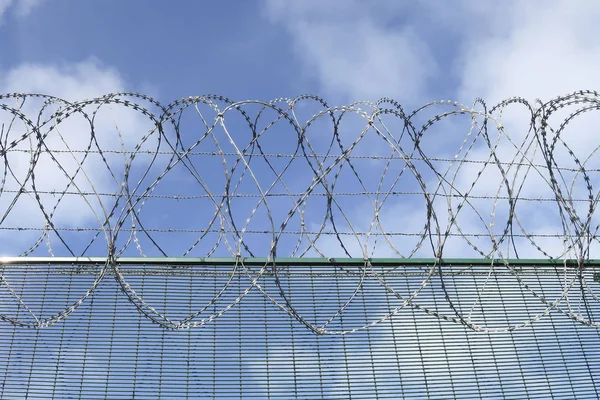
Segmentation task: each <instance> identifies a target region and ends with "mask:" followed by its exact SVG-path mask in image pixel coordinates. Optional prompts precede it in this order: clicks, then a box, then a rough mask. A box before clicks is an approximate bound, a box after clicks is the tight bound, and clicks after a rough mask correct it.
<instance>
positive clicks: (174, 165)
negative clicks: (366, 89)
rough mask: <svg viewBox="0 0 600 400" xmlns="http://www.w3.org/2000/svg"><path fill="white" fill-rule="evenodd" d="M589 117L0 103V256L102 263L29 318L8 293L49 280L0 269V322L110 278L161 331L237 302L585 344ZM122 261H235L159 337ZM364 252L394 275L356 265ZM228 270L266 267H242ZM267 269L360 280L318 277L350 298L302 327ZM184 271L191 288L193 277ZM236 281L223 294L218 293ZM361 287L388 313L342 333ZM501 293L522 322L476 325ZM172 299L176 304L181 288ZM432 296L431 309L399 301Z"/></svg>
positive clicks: (493, 111) (319, 103)
mask: <svg viewBox="0 0 600 400" xmlns="http://www.w3.org/2000/svg"><path fill="white" fill-rule="evenodd" d="M599 105H600V96H599V95H598V93H597V92H595V91H579V92H576V93H572V94H569V95H566V96H560V97H557V98H555V99H552V100H550V101H547V102H541V101H536V102H534V103H530V102H528V101H527V100H525V99H523V98H518V97H515V98H510V99H507V100H505V101H502V102H500V103H498V104H497V105H495V106H493V107H488V106H487V105H486V104H485V102H484V101H482V100H480V99H478V100H476V101H475V102H474V103H473V104H472V105H470V106H466V105H463V104H460V103H457V102H451V101H439V102H432V103H428V104H426V105H424V106H422V107H420V108H418V109H416V110H415V111H412V112H410V113H408V112H406V111H405V110H404V109H403V108H402V107H401V106H400V105H399V104H398V103H397V102H395V101H394V100H392V99H381V100H379V101H377V102H374V103H372V102H357V103H353V104H350V105H348V106H343V107H332V106H329V105H328V104H327V103H326V102H325V100H323V99H321V98H319V97H316V96H309V95H305V96H300V97H297V98H294V99H285V98H279V99H275V100H273V101H270V102H261V101H254V100H252V101H239V102H234V101H232V100H230V99H227V98H225V97H222V96H217V95H207V96H201V97H189V98H184V99H181V100H177V101H175V102H173V103H171V104H168V105H162V104H161V103H160V102H158V101H157V100H155V99H153V98H151V97H149V96H145V95H143V94H138V93H111V94H107V95H105V96H102V97H98V98H94V99H90V100H83V101H76V102H72V101H67V100H64V99H60V98H57V97H53V96H48V95H43V94H21V93H13V94H5V95H0V156H1V157H2V159H3V162H2V166H0V171H1V175H2V177H1V178H0V240H2V242H3V243H4V244H3V245H2V248H1V250H2V252H3V253H4V254H6V255H19V256H23V257H25V256H39V255H40V254H46V255H50V256H69V257H82V256H85V257H87V256H104V257H106V263H105V264H104V265H102V266H99V267H98V268H92V270H93V271H92V270H88V269H85V271H87V272H89V276H90V279H91V281H90V282H87V283H86V284H87V286H86V287H85V288H82V287H79V286H77V285H79V284H77V285H76V284H75V283H69V284H70V285H75V286H73V287H72V289H73V290H74V291H78V290H80V289H82V290H81V291H82V293H83V294H81V295H80V296H76V298H75V299H73V301H70V300H69V301H68V303H69V304H68V306H67V307H66V308H65V307H63V308H62V309H60V310H59V309H57V310H55V312H54V313H51V315H50V316H48V317H43V316H41V314H45V313H48V312H49V311H48V307H46V309H44V301H43V300H39V298H35V297H31V296H34V294H29V295H27V290H28V289H27V286H28V279H29V280H31V279H33V278H32V275H35V274H38V275H39V274H42V275H44V274H45V276H46V278H45V279H46V281H45V283H44V285H43V287H44V293H46V291H47V288H48V287H49V286H48V285H50V286H51V285H52V283H51V282H50V283H49V280H50V277H51V276H54V275H56V274H54V273H52V272H50V269H51V268H50V267H48V268H47V272H45V273H43V272H40V271H41V270H40V269H39V268H33V266H30V268H29V269H27V268H24V269H23V268H21V269H19V268H16V267H14V266H10V265H4V266H3V267H0V278H1V282H0V295H3V296H6V297H7V298H10V299H12V301H14V304H15V310H13V311H14V312H13V311H11V312H12V314H11V312H6V313H0V318H1V319H2V320H4V321H8V322H11V323H13V324H16V325H22V326H30V327H38V328H39V327H45V326H49V325H52V324H54V323H56V322H58V321H60V320H62V319H63V318H65V317H66V316H68V315H69V314H70V313H72V312H73V311H74V310H75V309H76V308H77V307H78V306H79V305H81V304H82V303H83V302H84V301H85V300H86V299H87V298H88V297H89V296H91V295H92V294H93V293H94V291H95V290H96V288H97V287H98V286H99V285H100V284H101V282H102V281H103V279H104V278H105V276H106V275H111V276H113V277H114V278H115V280H116V282H118V284H119V285H120V287H121V289H122V291H123V292H124V293H125V294H126V295H127V297H128V299H129V300H130V301H131V303H132V304H134V305H135V307H136V308H137V309H138V310H139V311H140V312H142V313H143V314H144V315H146V316H147V317H148V318H149V319H151V320H152V321H154V322H156V323H158V324H160V325H162V326H164V327H165V328H168V329H187V328H191V327H196V326H201V325H205V324H207V323H209V322H211V321H213V320H214V319H215V318H218V317H219V316H221V315H222V314H223V313H225V312H227V311H228V310H230V309H231V308H233V307H235V306H236V305H238V304H239V303H240V302H241V301H243V299H244V298H246V297H247V296H248V295H249V294H250V293H251V292H259V293H261V294H262V295H263V296H265V297H266V298H268V299H269V300H270V301H271V302H272V303H273V304H274V305H275V306H276V307H278V308H279V309H280V310H282V311H284V312H286V313H287V314H289V315H290V316H292V317H294V318H295V319H296V320H298V321H299V322H300V323H302V324H304V325H306V326H307V327H308V328H309V329H311V330H312V331H314V332H316V333H318V334H347V333H351V332H355V331H357V330H359V329H366V328H369V327H371V326H373V325H375V324H378V323H380V322H383V321H386V320H389V319H390V318H392V317H394V316H395V315H397V314H398V313H400V312H401V311H402V310H403V309H408V308H410V309H413V310H420V311H422V312H425V313H427V314H429V315H431V316H433V317H436V318H440V319H444V320H447V321H452V322H456V323H460V324H463V325H465V326H467V327H469V328H471V329H473V330H476V331H488V332H489V331H494V332H496V331H506V330H514V329H519V328H522V327H526V326H529V325H531V324H532V323H534V322H536V321H539V320H540V319H542V318H543V317H544V316H546V315H548V314H549V313H551V312H560V313H563V314H565V315H566V316H567V317H569V318H572V319H574V320H576V321H578V322H581V323H583V324H585V325H589V326H592V327H596V328H598V327H600V323H598V322H596V321H595V319H594V318H593V315H592V313H591V311H590V310H591V308H590V307H588V302H591V301H597V300H598V297H597V295H596V294H595V291H594V285H595V283H594V281H593V278H592V275H591V274H593V271H592V270H591V269H590V268H589V266H588V264H589V263H588V261H589V260H590V259H593V257H594V255H595V254H596V253H597V249H600V247H599V246H598V243H599V240H598V229H599V227H600V219H599V218H598V217H597V216H596V214H595V211H596V206H597V203H598V199H599V193H597V192H595V191H594V185H596V187H597V181H598V176H597V174H598V172H599V171H600V160H599V159H597V158H598V157H597V152H598V147H599V146H600V142H598V141H597V139H596V137H597V135H596V132H595V131H594V130H593V128H594V127H595V126H596V125H595V124H594V123H593V122H591V121H590V118H592V117H593V113H592V111H597V110H598V108H599ZM590 116H592V117H590ZM573 131H575V132H573ZM15 249H20V250H15ZM131 255H135V256H138V257H139V256H141V257H148V256H150V257H152V256H159V257H170V256H183V257H227V256H228V257H232V260H234V261H232V265H231V271H229V272H227V273H226V274H225V276H227V279H226V280H225V282H223V285H222V287H221V289H218V290H216V292H214V293H213V294H212V296H210V297H209V298H208V299H205V300H206V301H205V304H204V305H203V306H199V308H198V309H197V310H196V311H194V312H192V313H191V314H189V315H187V316H186V317H182V318H180V319H178V320H176V319H173V318H170V317H168V316H167V314H166V311H165V310H160V309H159V308H157V307H156V306H154V305H152V304H151V303H150V302H149V301H147V297H148V296H150V295H147V294H145V292H144V289H143V285H142V287H136V286H135V284H133V283H132V276H134V275H136V274H135V273H133V274H132V271H131V270H126V269H124V268H121V267H120V266H119V262H118V260H119V259H120V258H123V257H127V256H131ZM381 255H384V256H385V257H391V258H396V259H397V260H398V265H397V266H396V267H389V266H388V267H386V268H385V269H382V268H379V267H377V266H373V265H372V263H371V261H370V260H372V259H373V257H380V256H381ZM456 255H460V256H461V257H465V256H467V255H468V256H475V257H478V258H480V259H481V262H480V265H478V266H477V267H473V268H470V270H472V272H473V274H474V275H477V276H483V277H485V279H483V280H481V279H479V280H478V281H477V282H476V284H474V283H473V282H471V283H466V281H465V280H461V278H460V275H461V274H457V271H456V269H455V267H452V266H451V265H448V264H447V263H445V262H444V261H443V260H444V258H447V257H452V256H456ZM246 257H250V258H252V257H266V258H267V260H268V261H266V262H264V263H263V264H262V265H260V266H256V265H253V266H248V265H246V263H245V262H243V261H242V260H243V259H244V258H246ZM281 257H291V258H305V257H321V258H327V259H329V258H335V257H348V258H358V259H362V260H364V263H362V264H361V265H360V266H354V267H340V266H331V268H333V269H332V270H331V271H329V272H328V273H329V275H327V276H328V277H329V279H338V278H332V277H336V276H337V277H339V279H342V278H341V277H343V276H345V277H355V278H356V279H357V281H356V282H355V283H356V286H355V287H354V289H352V290H351V291H349V292H348V293H347V296H346V297H345V298H344V299H343V300H342V299H338V302H337V304H336V305H335V306H334V307H333V310H332V313H331V314H330V316H329V317H328V318H326V319H325V320H324V321H321V322H320V323H317V322H316V321H311V320H310V319H308V318H307V316H306V315H304V314H303V313H302V312H300V311H299V306H298V301H299V300H296V299H295V296H294V295H292V294H291V293H292V291H290V290H289V289H288V288H287V285H286V284H284V283H283V281H284V280H286V279H290V278H289V276H290V275H286V273H287V272H289V271H288V270H289V268H291V267H288V266H286V265H285V264H278V263H277V261H276V260H278V259H280V258H281ZM414 257H425V258H430V259H431V262H429V263H425V264H423V265H422V266H421V267H420V268H418V269H416V270H414V271H412V272H411V273H410V274H406V275H403V277H404V278H402V279H405V282H404V284H403V287H404V289H402V290H401V289H400V286H402V285H400V284H399V283H398V282H394V283H392V282H391V281H390V279H391V276H392V275H391V274H392V273H393V272H394V271H396V272H397V270H398V268H401V267H402V265H403V261H402V260H405V259H410V258H414ZM523 257H525V258H536V259H548V260H565V262H564V265H563V267H561V268H557V267H553V269H551V270H550V274H554V276H555V278H556V279H555V282H554V284H553V285H551V287H545V286H544V285H540V284H539V282H538V283H536V282H535V280H533V281H532V280H531V279H530V278H529V276H532V272H531V271H528V272H527V271H526V272H524V269H523V268H521V267H520V266H515V265H513V263H511V260H514V259H519V258H523ZM567 259H570V260H576V264H575V266H574V265H572V264H569V265H567V264H568V263H567V261H566V260H567ZM494 260H495V261H494ZM67 267H68V268H71V267H69V266H64V268H67ZM68 268H67V269H68ZM198 268H200V267H198ZM481 268H484V269H483V270H481ZM475 269H477V271H475ZM42 270H43V269H42ZM78 270H79V271H80V272H81V271H84V269H81V268H79V269H78ZM27 271H29V272H27ZM35 271H37V272H35ZM286 271H287V272H286ZM460 271H463V270H462V269H461V270H460ZM191 272H192V271H191V270H190V275H189V276H190V279H192V278H191V277H194V276H196V277H197V276H206V274H208V273H206V274H198V273H194V274H192V273H191ZM196 272H197V271H196ZM463 272H464V271H463ZM475 272H477V273H475ZM212 273H213V275H214V276H223V271H216V270H215V271H213V272H212ZM299 273H300V275H299V276H302V274H303V273H304V276H312V275H311V274H314V272H310V271H304V272H303V271H299ZM548 273H549V272H548V271H545V272H544V274H546V275H547V274H548ZM66 275H68V276H72V274H66ZM140 275H144V276H145V274H144V273H140ZM146 275H148V274H146ZM149 275H152V274H149ZM325 275H326V274H325ZM533 275H535V274H533ZM314 276H317V275H314ZM322 276H323V275H322ZM498 276H502V277H503V278H502V279H501V280H498V279H497V277H498ZM408 277H410V278H408ZM415 277H418V278H419V279H416V278H415ZM242 278H243V279H244V280H245V282H246V283H245V286H244V289H241V290H238V291H237V292H236V291H235V290H233V289H232V286H233V285H232V283H233V282H234V281H235V280H236V279H242ZM35 279H37V278H35ZM194 279H197V278H194ZM36 282H37V281H36ZM133 282H135V279H133ZM40 285H41V284H40ZM373 285H375V286H374V287H377V288H379V290H383V292H384V293H386V295H390V296H392V297H394V298H396V300H397V307H395V308H393V309H387V310H373V315H374V317H373V318H372V319H371V321H368V322H366V323H362V324H357V325H356V326H353V327H351V328H347V327H342V326H341V325H340V322H339V321H340V320H341V316H342V315H343V314H345V313H349V312H350V311H349V310H350V309H351V308H352V304H353V303H356V302H357V301H359V300H357V299H358V297H359V294H361V293H364V291H366V290H374V289H372V286H373ZM399 285H400V286H399ZM511 285H512V286H514V287H518V288H519V290H520V291H521V292H522V293H523V298H526V297H527V298H528V300H527V301H529V302H531V301H535V302H536V304H538V307H537V308H536V307H532V306H530V307H529V308H528V309H527V311H521V312H519V313H514V315H513V314H512V313H508V314H507V313H505V314H504V316H503V317H502V318H503V322H502V324H499V323H498V324H497V323H496V322H497V321H496V322H494V323H490V322H489V319H490V318H489V314H488V315H487V320H486V307H489V304H487V303H488V302H489V300H486V297H489V296H490V293H494V296H496V300H494V301H500V302H502V301H504V300H502V299H503V297H502V296H503V292H507V293H508V292H509V291H510V288H509V287H510V286H511ZM34 287H36V288H39V285H38V286H35V285H34ZM70 287H71V286H70ZM367 288H369V289H367ZM172 290H179V291H184V292H186V291H188V292H187V293H188V294H189V295H190V296H191V295H192V293H191V292H192V289H190V287H189V285H188V286H187V288H186V289H184V288H183V287H181V288H175V289H172ZM2 291H4V294H2ZM430 291H433V292H430ZM69 292H71V289H70V290H69ZM234 292H235V293H236V294H235V295H233V294H232V293H234ZM425 293H428V294H425ZM432 293H433V294H432ZM511 293H512V292H511ZM525 294H526V296H525ZM37 295H38V297H39V293H38V294H37ZM433 295H435V296H438V297H440V296H441V297H443V299H444V302H443V303H444V304H445V307H447V309H446V310H444V311H442V310H440V309H435V308H433V307H430V306H425V305H423V304H422V303H420V302H418V301H417V300H418V299H420V298H421V299H422V298H424V297H427V296H433ZM27 296H30V297H29V300H27V299H26V298H27ZM150 297H151V296H150ZM342 297H343V296H342ZM492 297H493V296H492ZM506 301H508V300H506ZM34 303H35V304H37V308H38V310H35V308H36V307H33V306H32V304H34ZM529 304H531V303H529ZM217 305H219V307H217ZM40 307H41V308H40ZM300 308H302V307H300ZM42 311H43V312H42ZM205 314H210V315H208V316H206V315H205ZM509 314H510V315H509ZM375 315H378V316H377V317H375ZM336 324H337V325H336ZM338 325H339V326H338ZM336 326H337V327H336Z"/></svg>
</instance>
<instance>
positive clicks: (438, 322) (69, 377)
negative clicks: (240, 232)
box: [0, 264, 600, 399]
mask: <svg viewBox="0 0 600 400" xmlns="http://www.w3.org/2000/svg"><path fill="white" fill-rule="evenodd" d="M445 267H446V273H447V275H445V278H444V279H445V280H446V285H447V291H448V293H449V296H450V297H451V298H452V300H453V304H454V307H455V308H456V309H457V310H459V311H460V312H461V313H462V315H463V317H464V318H466V319H469V318H471V319H470V320H471V321H472V322H473V323H477V324H480V325H486V326H487V327H489V328H490V329H494V328H498V329H501V328H504V327H506V326H514V325H516V324H518V323H520V322H523V321H524V320H527V319H531V318H532V317H533V316H535V315H538V314H540V313H543V312H544V309H545V306H543V304H541V303H540V302H539V301H535V297H534V296H532V294H531V293H530V292H527V291H526V290H523V289H522V288H521V287H520V286H519V285H515V284H512V283H511V282H510V277H511V275H510V274H507V273H506V272H502V271H498V272H495V273H493V274H492V275H491V276H490V275H489V266H481V265H479V266H477V265H475V266H472V267H470V268H468V269H467V271H465V267H464V266H455V267H450V266H445ZM6 269H9V270H10V278H11V281H12V282H15V281H17V279H16V277H17V276H18V275H20V276H21V277H22V278H23V279H25V278H26V279H27V285H23V286H20V287H15V288H14V289H15V290H16V291H18V293H19V294H21V296H22V297H21V298H22V299H23V301H24V302H25V301H27V304H28V308H29V310H27V309H25V308H24V307H19V306H18V305H16V304H14V301H13V304H11V303H9V302H8V301H6V302H4V301H3V308H4V310H3V312H5V315H8V316H10V317H12V318H14V319H19V320H21V321H27V320H32V318H33V317H32V316H31V314H30V313H29V311H31V312H32V313H34V314H35V315H39V317H38V318H43V317H44V316H45V315H50V314H53V313H56V311H57V310H58V309H60V308H64V307H65V306H67V305H69V304H72V303H73V302H74V301H76V299H77V298H78V297H79V293H78V291H80V290H81V289H84V288H85V287H86V286H87V285H89V282H90V281H91V280H93V279H94V277H95V276H97V272H98V271H97V270H94V269H93V268H85V269H83V270H82V269H81V268H78V267H77V266H60V267H58V268H50V267H47V266H45V267H44V266H31V265H29V266H24V267H19V268H15V267H9V268H8V267H7V268H6ZM385 269H387V271H385V274H386V275H385V276H386V281H387V283H388V284H389V285H390V287H393V288H394V290H395V291H397V293H407V292H411V291H412V290H414V288H415V287H419V286H420V284H421V281H422V279H423V278H424V277H425V276H426V275H425V274H424V271H423V270H422V269H421V268H420V267H415V266H406V265H401V264H399V265H398V266H397V267H396V268H393V267H387V268H378V270H379V271H378V272H380V273H383V272H384V271H383V270H385ZM5 271H6V270H5ZM122 272H123V273H125V272H126V273H127V274H128V276H129V277H130V278H129V279H130V282H129V283H130V284H131V286H132V287H135V288H136V293H137V294H138V295H139V296H140V297H142V298H144V299H145V301H147V303H148V304H150V305H152V307H153V308H154V310H155V311H156V315H158V314H162V315H165V316H166V317H167V318H169V319H170V320H172V321H173V320H180V321H181V320H185V318H186V317H189V316H190V315H193V314H194V313H196V312H197V311H199V309H200V305H201V304H205V303H210V300H211V297H212V296H213V294H214V293H216V292H218V291H219V290H220V288H221V287H223V286H224V285H227V284H228V291H227V293H226V294H225V295H223V296H222V298H220V299H219V301H217V302H214V303H213V304H212V305H210V306H209V308H208V310H207V311H208V312H209V314H210V315H216V314H217V313H218V312H219V310H221V309H223V308H224V307H225V306H226V305H227V304H230V303H231V302H233V301H235V298H237V297H238V296H240V295H242V294H243V293H244V291H245V289H246V287H247V286H248V277H247V276H246V274H244V273H242V272H239V271H238V272H234V273H233V274H232V272H231V268H223V266H214V265H213V266H211V265H205V266H194V265H187V266H165V265H155V266H143V265H138V266H129V267H127V268H126V269H125V268H124V269H123V270H122ZM556 272H557V271H556V269H555V268H554V267H549V266H545V267H541V266H537V267H535V268H534V267H532V266H531V267H523V268H522V275H521V276H522V277H523V279H524V280H525V281H527V282H528V284H529V285H530V286H531V287H535V288H536V289H538V290H539V294H540V295H542V296H546V297H547V298H549V299H553V298H555V297H556V296H560V293H561V291H562V285H561V274H557V273H556ZM279 274H280V279H281V284H282V288H283V290H284V291H285V293H286V296H287V297H288V300H289V301H290V303H291V304H292V305H293V306H294V308H295V310H296V312H297V313H298V315H299V316H301V317H302V318H303V319H305V321H306V322H307V323H309V324H314V325H315V326H323V325H326V327H327V328H328V329H330V330H331V331H335V330H339V331H351V330H353V329H356V328H357V327H361V326H364V325H367V324H370V323H373V322H374V321H378V320H380V319H382V318H383V317H385V316H386V315H388V314H390V313H391V312H393V313H394V315H393V316H392V317H390V318H389V319H386V320H385V321H384V322H381V323H379V324H377V325H375V326H372V327H370V328H369V329H362V330H359V331H356V332H353V333H352V334H346V335H335V334H330V335H327V334H324V335H323V334H321V335H319V334H315V333H314V332H313V331H311V330H310V329H307V327H306V326H305V325H303V324H302V323H301V322H299V321H298V320H297V319H296V318H294V317H293V316H290V315H289V314H288V313H285V312H283V311H282V310H281V309H280V308H278V307H277V306H276V305H275V304H273V302H272V301H271V299H269V298H267V297H266V296H265V295H263V294H261V293H260V291H258V290H254V291H251V292H250V293H248V294H247V295H246V297H245V298H244V300H243V301H241V302H239V304H237V306H236V307H234V308H231V309H230V310H229V311H228V312H226V313H224V314H223V315H221V316H220V317H218V318H216V319H214V320H213V321H210V322H207V323H206V324H203V325H199V326H197V327H195V328H193V329H183V330H169V329H165V328H163V327H161V326H160V325H158V324H156V323H152V321H151V320H150V319H148V318H146V317H145V316H144V315H143V314H142V313H140V312H139V311H138V310H137V309H136V308H135V307H134V305H133V304H131V302H130V301H129V299H128V297H127V296H126V295H125V294H124V293H123V291H122V288H121V287H120V285H119V284H118V283H117V282H115V281H114V280H109V281H107V282H106V284H104V285H102V286H100V287H99V288H98V289H97V290H96V291H95V292H94V293H93V294H92V295H91V296H90V297H89V298H88V299H86V301H85V302H84V303H83V304H82V305H81V306H80V307H79V308H78V309H77V310H76V311H75V312H74V313H72V314H71V315H69V316H68V317H67V318H66V319H65V320H64V321H62V322H60V323H57V324H54V325H52V326H50V327H48V328H43V329H42V328H40V329H26V328H22V327H18V326H14V325H11V324H6V323H4V324H2V325H1V332H2V333H1V336H0V337H1V339H0V346H1V347H2V355H3V356H2V359H1V360H0V371H2V373H1V376H2V380H1V383H2V386H1V388H2V398H7V399H13V398H15V399H16V398H29V399H47V398H56V399H64V398H85V399H93V398H114V399H117V398H122V399H129V398H157V397H159V398H189V399H201V398H212V397H223V398H280V399H287V398H307V399H313V398H357V399H360V398H367V399H370V398H398V397H403V398H414V399H420V398H440V399H447V398H477V397H481V398H540V399H542V398H557V399H560V398H564V399H570V398H596V397H598V393H597V391H596V390H597V387H598V383H599V382H598V379H599V377H600V375H599V374H600V349H599V347H598V342H599V340H600V337H599V332H598V330H596V329H593V328H589V327H586V326H585V325H582V324H580V323H574V322H573V320H572V319H570V318H568V317H567V316H566V315H564V314H563V313H561V311H565V310H563V309H556V310H554V312H553V313H551V314H550V315H548V316H546V317H545V318H542V319H541V320H540V321H538V322H537V323H535V324H533V325H532V326H529V327H527V328H522V329H517V330H512V331H506V332H503V333H497V332H477V331H473V330H471V329H469V328H468V327H466V326H464V325H463V324H457V323H455V322H452V321H448V320H446V319H444V318H440V317H439V316H440V315H445V316H450V317H454V318H456V314H455V311H454V310H452V308H451V307H450V306H449V303H448V302H447V301H445V300H444V297H445V295H444V290H443V289H442V287H441V281H440V279H439V276H438V275H437V274H436V275H433V276H432V277H431V281H430V282H431V283H430V284H429V285H427V286H426V287H425V288H424V289H423V290H422V292H421V293H420V295H419V296H418V302H416V303H415V304H414V305H412V306H404V307H403V306H402V305H403V300H402V299H400V298H398V297H397V296H395V295H394V294H392V293H390V292H389V291H387V290H384V288H382V287H381V285H379V284H378V283H377V282H374V281H372V280H368V281H365V282H364V284H363V285H362V286H361V287H360V290H359V291H358V292H356V293H355V290H356V287H357V283H358V282H359V281H360V276H361V272H360V268H356V267H347V266H346V267H338V266H324V265H316V266H313V265H307V266H294V267H286V266H281V270H280V271H279ZM587 275H588V276H586V277H587V278H589V280H590V281H591V282H593V279H592V277H591V276H589V275H590V274H587ZM272 278H273V276H272V274H271V273H267V274H265V276H264V277H263V278H261V280H260V281H259V284H260V287H261V288H263V289H264V290H265V292H268V293H277V292H278V291H279V289H278V288H277V287H276V285H275V283H274V280H273V279H272ZM507 278H508V279H507ZM483 281H487V286H488V287H487V289H486V292H485V293H484V294H483V295H481V294H482V292H481V288H482V286H483ZM597 285H598V284H597V283H592V286H597ZM25 286H27V289H24V287H25ZM477 288H479V290H478V289H477ZM28 291H29V293H27V292H28ZM459 292H462V293H460V294H459ZM351 296H354V297H353V301H352V302H351V303H350V304H349V305H348V306H347V307H346V308H345V310H344V312H343V313H340V312H339V310H340V308H341V307H342V306H344V305H345V304H346V303H347V302H348V299H349V298H350V297H351ZM273 300H275V301H278V302H279V303H280V304H282V303H283V300H282V298H281V296H274V299H273ZM582 304H583V303H580V304H572V307H574V308H577V307H581V306H582ZM597 304H598V303H597V302H593V303H592V304H591V305H589V306H588V307H587V309H586V311H585V313H588V314H593V315H597V313H598V312H599V311H600V310H599V309H598V305H597ZM9 307H10V310H6V309H7V308H9ZM6 311H9V313H6ZM423 311H427V312H423ZM336 313H337V314H338V316H337V317H335V318H332V317H334V316H335V314H336ZM156 315H155V316H154V317H155V318H156ZM192 321H193V320H192Z"/></svg>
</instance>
